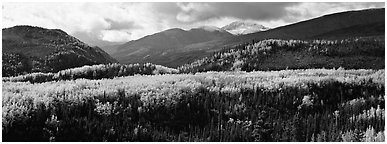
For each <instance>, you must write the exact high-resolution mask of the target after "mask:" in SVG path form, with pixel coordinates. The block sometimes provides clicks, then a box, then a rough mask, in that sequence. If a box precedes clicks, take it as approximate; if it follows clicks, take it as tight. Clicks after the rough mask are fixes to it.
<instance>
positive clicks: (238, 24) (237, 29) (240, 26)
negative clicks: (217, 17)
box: [221, 21, 270, 35]
mask: <svg viewBox="0 0 387 144" xmlns="http://www.w3.org/2000/svg"><path fill="white" fill-rule="evenodd" d="M221 29H223V30H225V31H228V32H229V33H232V34H234V35H245V34H249V33H255V32H260V31H266V30H269V29H270V28H268V27H265V26H263V25H260V24H257V23H254V22H250V21H235V22H232V23H230V24H228V25H226V26H224V27H222V28H221Z"/></svg>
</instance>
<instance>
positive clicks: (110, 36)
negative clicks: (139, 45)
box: [101, 30, 132, 42]
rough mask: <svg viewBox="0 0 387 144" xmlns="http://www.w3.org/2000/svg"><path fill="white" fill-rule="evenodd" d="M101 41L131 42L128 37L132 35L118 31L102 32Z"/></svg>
mask: <svg viewBox="0 0 387 144" xmlns="http://www.w3.org/2000/svg"><path fill="white" fill-rule="evenodd" d="M101 33H102V37H101V40H105V41H110V42H123V41H129V40H131V38H130V36H131V35H132V34H131V33H130V32H128V31H120V30H102V31H101Z"/></svg>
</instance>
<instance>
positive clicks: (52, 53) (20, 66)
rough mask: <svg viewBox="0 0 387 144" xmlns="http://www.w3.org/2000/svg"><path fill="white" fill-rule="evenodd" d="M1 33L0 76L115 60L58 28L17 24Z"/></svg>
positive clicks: (53, 70)
mask: <svg viewBox="0 0 387 144" xmlns="http://www.w3.org/2000/svg"><path fill="white" fill-rule="evenodd" d="M2 36H3V37H2V47H3V53H2V54H3V76H15V75H19V74H24V73H29V72H57V71H59V70H63V69H67V68H73V67H78V66H83V65H92V64H102V63H103V64H105V63H115V62H117V61H116V60H115V59H114V58H112V57H111V56H110V55H108V54H107V53H106V52H105V51H103V50H102V49H101V48H99V47H91V46H89V45H87V44H85V43H83V42H82V41H80V40H79V39H77V38H75V37H73V36H70V35H68V34H67V33H66V32H64V31H63V30H60V29H46V28H42V27H37V26H27V25H20V26H14V27H10V28H4V29H2Z"/></svg>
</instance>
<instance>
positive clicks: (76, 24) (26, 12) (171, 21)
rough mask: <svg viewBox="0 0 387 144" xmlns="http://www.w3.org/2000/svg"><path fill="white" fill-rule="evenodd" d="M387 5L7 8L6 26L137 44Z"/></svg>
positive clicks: (14, 5)
mask: <svg viewBox="0 0 387 144" xmlns="http://www.w3.org/2000/svg"><path fill="white" fill-rule="evenodd" d="M381 7H384V3H359V2H355V3H348V2H345V3H279V2H277V3H258V2H257V3H230V2H228V3H171V2H169V3H101V2H99V3H3V6H2V12H3V15H2V21H3V23H2V27H3V28H6V27H11V26H15V25H33V26H40V27H44V28H50V29H51V28H55V29H62V30H64V31H66V32H67V33H69V34H71V35H73V36H75V37H77V38H79V39H80V40H82V41H84V42H87V43H89V44H91V45H104V44H107V43H108V42H127V41H130V40H136V39H138V38H141V37H143V36H146V35H150V34H153V33H156V32H159V31H162V30H166V29H170V28H182V29H186V30H187V29H190V28H194V27H199V26H204V25H207V26H217V27H222V26H224V25H227V24H229V23H231V22H233V21H237V20H246V21H255V22H257V23H259V24H262V25H264V26H267V27H270V28H275V27H278V26H283V25H286V24H290V23H294V22H298V21H302V20H307V19H310V18H315V17H318V16H322V15H325V14H330V13H336V12H341V11H348V10H359V9H366V8H381Z"/></svg>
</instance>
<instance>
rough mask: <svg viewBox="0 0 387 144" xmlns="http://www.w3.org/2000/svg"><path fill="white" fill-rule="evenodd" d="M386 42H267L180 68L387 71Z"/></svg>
mask: <svg viewBox="0 0 387 144" xmlns="http://www.w3.org/2000/svg"><path fill="white" fill-rule="evenodd" d="M384 45H385V42H384V40H382V39H379V40H378V38H374V37H368V38H360V39H346V40H343V41H338V40H335V41H332V40H313V41H312V40H309V41H301V40H273V39H269V40H263V41H259V42H256V43H254V44H245V45H240V46H237V47H234V48H231V49H225V50H222V51H221V52H217V53H215V54H213V55H212V56H210V57H205V58H203V59H200V60H197V61H195V62H193V63H190V64H186V65H183V66H181V67H179V70H180V72H186V73H191V72H193V73H195V72H204V71H234V70H242V71H257V70H260V71H262V70H284V69H310V68H339V67H343V68H346V69H384V67H385V62H384V59H385V58H384V57H385V56H384V52H385V48H384Z"/></svg>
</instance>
